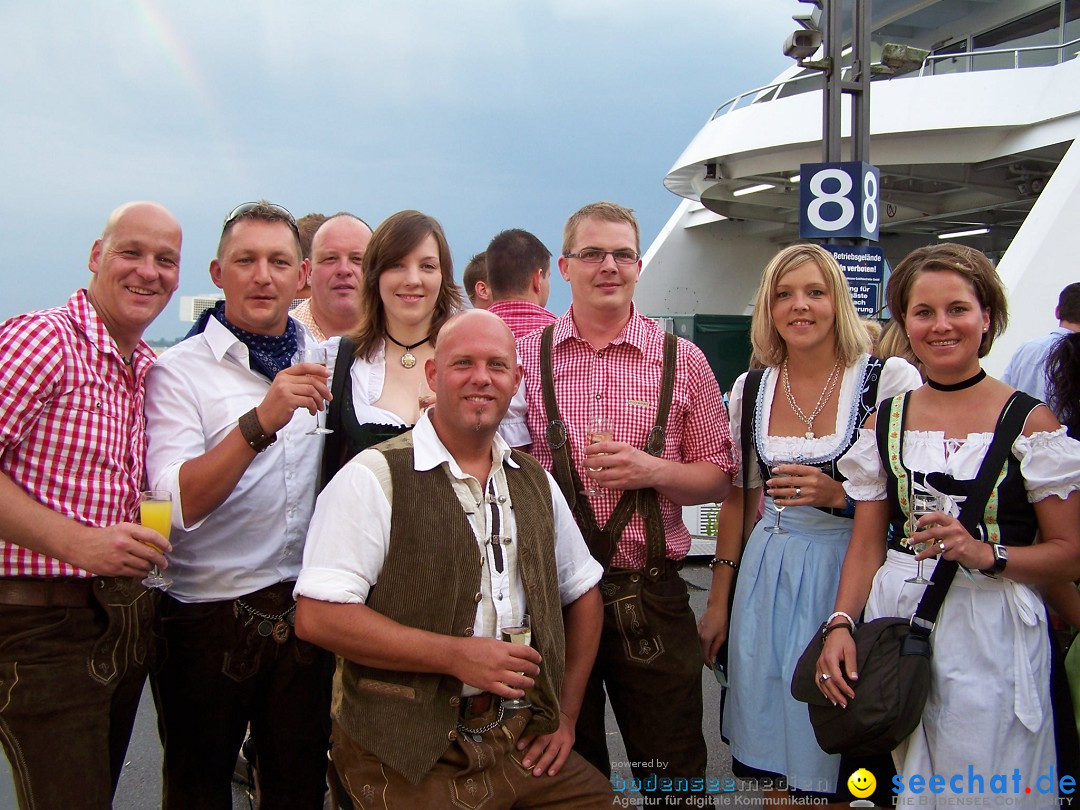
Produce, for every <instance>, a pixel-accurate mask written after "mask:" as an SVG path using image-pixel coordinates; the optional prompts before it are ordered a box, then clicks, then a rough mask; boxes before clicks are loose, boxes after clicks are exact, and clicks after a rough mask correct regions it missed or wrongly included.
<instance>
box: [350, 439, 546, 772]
mask: <svg viewBox="0 0 1080 810" xmlns="http://www.w3.org/2000/svg"><path fill="white" fill-rule="evenodd" d="M375 449H377V450H379V451H380V452H381V453H382V454H383V455H384V456H385V457H386V461H387V465H388V466H389V469H390V480H391V483H392V487H393V498H392V501H393V502H392V504H391V506H392V510H393V511H392V518H391V522H390V547H389V550H388V552H387V555H386V561H385V562H384V564H383V567H382V571H381V572H380V574H379V581H378V583H377V584H376V585H375V587H373V588H372V589H371V593H370V594H369V596H368V600H367V606H368V607H369V608H371V609H372V610H376V611H378V612H379V613H382V614H383V615H385V616H387V617H389V618H391V619H393V620H394V621H396V622H399V623H401V624H404V625H408V626H410V627H418V628H420V629H422V630H428V631H431V632H433V633H441V634H443V635H452V636H471V635H472V634H473V623H474V622H475V619H476V604H477V600H478V598H479V596H480V593H481V591H480V576H481V573H482V570H483V569H482V561H483V557H482V555H481V553H480V550H479V548H478V547H477V545H476V539H475V535H474V534H473V531H472V528H471V527H470V526H469V521H468V519H467V518H466V516H465V513H464V512H463V511H462V509H461V505H460V503H459V502H458V500H457V497H456V496H455V495H454V492H453V489H452V488H451V485H450V481H449V479H448V478H447V475H446V472H445V470H444V469H443V468H442V466H439V467H436V468H435V469H433V470H428V471H425V472H417V471H416V470H415V469H414V468H413V445H412V432H411V431H410V432H409V433H406V434H403V435H402V436H398V437H396V438H393V439H391V440H390V441H387V442H383V443H382V444H380V445H377V447H376V448H375ZM513 458H514V461H515V462H517V463H518V464H519V465H520V467H519V469H515V468H513V467H511V466H509V465H506V466H505V471H506V480H507V483H508V486H509V488H510V500H511V502H512V503H513V505H514V518H515V522H516V525H517V539H516V542H517V544H518V564H519V566H520V574H521V581H522V584H523V586H524V588H525V599H526V603H527V605H528V611H529V613H530V615H531V616H532V644H533V646H534V647H536V648H537V649H538V650H539V651H540V654H541V656H543V662H542V663H541V665H540V675H539V677H538V678H537V679H536V687H535V688H534V689H532V690H530V691H529V693H528V697H529V699H530V700H531V701H532V704H533V717H532V720H531V721H530V722H529V725H528V726H527V727H526V728H525V732H524V733H525V734H526V735H531V734H546V733H550V732H552V731H554V730H555V729H556V728H558V722H559V695H560V692H561V689H562V679H563V669H564V665H565V639H564V635H563V623H562V606H561V602H560V599H559V581H558V572H557V567H556V563H555V529H554V519H553V516H552V505H551V489H550V487H549V485H548V482H547V478H546V476H545V475H544V471H543V468H542V467H541V466H540V465H539V464H538V463H537V462H536V461H535V460H534V459H533V458H532V457H531V456H529V455H526V454H524V453H519V452H517V451H514V454H513ZM460 696H461V681H459V680H457V679H456V678H453V677H451V676H449V675H439V674H430V673H418V672H395V671H389V670H383V669H376V668H373V667H367V666H363V665H361V664H357V663H355V662H353V661H348V660H345V659H343V658H341V657H339V658H338V667H337V673H336V674H335V677H334V704H333V715H334V717H335V718H336V719H337V721H338V723H340V724H341V726H342V728H343V729H344V730H345V731H346V732H347V733H348V734H349V735H350V736H351V737H352V738H353V739H355V740H356V741H357V742H358V743H359V744H360V745H362V746H363V747H364V748H366V749H367V750H369V751H371V753H373V754H374V755H375V756H377V757H378V758H379V760H380V761H382V762H383V763H384V764H386V765H388V766H389V767H391V768H393V769H394V770H396V771H398V773H400V774H401V775H402V776H404V777H405V778H406V779H408V780H409V781H410V782H411V783H413V784H417V783H419V782H420V780H421V779H423V778H424V776H425V775H426V774H427V773H428V771H430V770H431V768H432V766H433V765H434V764H435V762H436V761H437V760H438V759H439V757H440V756H441V755H442V753H443V752H444V751H445V750H446V748H447V746H448V745H449V744H450V740H451V739H452V737H451V732H454V729H455V727H456V725H457V720H458V709H459V703H460Z"/></svg>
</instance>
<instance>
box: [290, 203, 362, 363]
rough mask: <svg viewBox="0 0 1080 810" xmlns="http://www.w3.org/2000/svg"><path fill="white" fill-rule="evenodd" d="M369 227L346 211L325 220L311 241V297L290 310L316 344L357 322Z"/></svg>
mask: <svg viewBox="0 0 1080 810" xmlns="http://www.w3.org/2000/svg"><path fill="white" fill-rule="evenodd" d="M370 241H371V228H369V227H368V224H367V223H366V222H364V220H362V219H360V217H358V216H355V215H353V214H349V213H346V212H344V211H343V212H341V213H340V214H334V215H333V216H332V217H329V218H327V219H326V220H325V221H324V222H323V224H322V225H320V226H319V228H318V230H316V231H315V235H314V236H312V238H311V257H310V258H309V259H307V260H306V261H307V262H308V265H309V267H310V271H311V272H310V275H309V277H308V284H309V285H310V286H311V297H310V298H308V299H306V300H305V301H304V302H303V303H301V304H300V305H299V306H297V307H296V309H294V310H293V311H292V316H293V317H294V318H296V320H298V321H300V323H302V324H304V326H306V327H307V328H308V329H309V330H310V331H311V334H312V335H314V336H315V339H316V340H317V341H319V342H320V343H322V342H325V341H326V340H328V339H330V338H332V337H338V336H341V335H344V334H348V333H349V332H350V331H352V330H353V329H355V328H356V327H357V323H358V321H359V320H360V294H361V293H360V277H361V276H362V275H363V272H364V252H365V251H366V250H367V245H368V242H370Z"/></svg>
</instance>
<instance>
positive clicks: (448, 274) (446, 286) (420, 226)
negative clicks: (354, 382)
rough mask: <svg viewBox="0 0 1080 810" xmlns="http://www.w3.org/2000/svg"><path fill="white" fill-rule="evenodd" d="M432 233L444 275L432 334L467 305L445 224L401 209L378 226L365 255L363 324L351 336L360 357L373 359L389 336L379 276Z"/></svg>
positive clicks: (432, 320)
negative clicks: (458, 281) (462, 293)
mask: <svg viewBox="0 0 1080 810" xmlns="http://www.w3.org/2000/svg"><path fill="white" fill-rule="evenodd" d="M428 236H434V237H435V242H436V244H437V245H438V249H439V267H440V271H441V274H442V281H441V283H440V285H439V296H438V298H437V299H436V300H435V310H434V312H432V314H431V332H432V334H436V333H438V331H439V329H440V328H441V327H442V325H443V324H444V323H446V319H447V318H449V317H450V316H451V315H453V314H454V313H455V312H457V311H458V310H459V309H461V308H462V307H464V305H465V302H464V301H463V300H462V298H461V291H460V290H459V289H458V286H457V284H456V283H455V281H454V262H453V259H452V258H451V256H450V245H449V244H448V243H447V241H446V234H445V233H443V229H442V225H440V224H439V222H438V220H436V219H435V218H434V217H429V216H428V215H427V214H421V213H420V212H419V211H398V212H397V213H396V214H394V215H392V216H390V217H388V218H387V219H386V220H385V221H384V222H383V223H382V224H381V225H379V227H378V228H376V229H375V233H374V234H373V235H372V237H371V241H370V242H369V243H368V247H367V252H366V253H365V254H364V275H363V279H362V289H363V291H364V295H363V298H362V300H361V303H360V326H359V327H358V328H357V330H356V331H355V332H354V333H353V334H352V335H350V337H351V338H352V339H353V340H355V341H356V352H355V354H356V356H357V357H363V358H365V359H367V360H371V359H372V358H373V357H374V355H375V351H376V350H377V348H378V346H379V343H380V341H382V340H383V338H384V337H385V335H386V308H385V307H384V305H383V300H382V296H381V295H379V277H380V276H381V275H382V274H383V272H384V271H385V270H387V269H388V268H389V267H390V266H391V265H393V264H395V263H396V262H398V261H400V260H401V259H403V258H404V257H405V256H407V255H408V254H409V253H410V252H411V251H412V250H414V249H415V248H416V246H417V245H419V244H420V243H421V242H422V241H424V240H425V239H426V238H427V237H428Z"/></svg>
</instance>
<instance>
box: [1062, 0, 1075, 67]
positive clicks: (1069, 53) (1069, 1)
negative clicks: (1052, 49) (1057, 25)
mask: <svg viewBox="0 0 1080 810" xmlns="http://www.w3.org/2000/svg"><path fill="white" fill-rule="evenodd" d="M1074 39H1080V0H1065V37H1064V41H1065V42H1072V41H1073V40H1074ZM1077 51H1080V46H1078V45H1073V46H1072V47H1070V48H1066V49H1065V50H1064V51H1063V52H1062V54H1061V61H1063V62H1064V61H1066V60H1068V59H1075V58H1076V57H1077Z"/></svg>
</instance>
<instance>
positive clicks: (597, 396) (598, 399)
mask: <svg viewBox="0 0 1080 810" xmlns="http://www.w3.org/2000/svg"><path fill="white" fill-rule="evenodd" d="M596 401H597V402H599V401H600V395H599V394H597V395H596Z"/></svg>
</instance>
